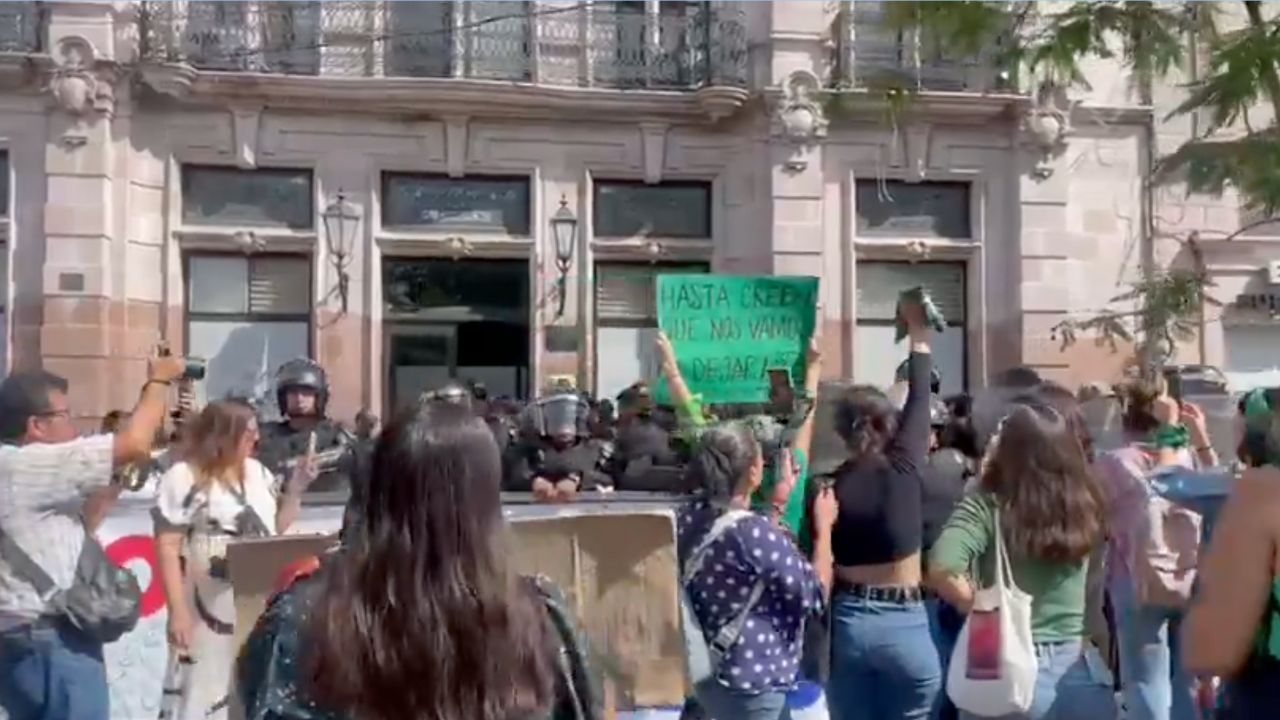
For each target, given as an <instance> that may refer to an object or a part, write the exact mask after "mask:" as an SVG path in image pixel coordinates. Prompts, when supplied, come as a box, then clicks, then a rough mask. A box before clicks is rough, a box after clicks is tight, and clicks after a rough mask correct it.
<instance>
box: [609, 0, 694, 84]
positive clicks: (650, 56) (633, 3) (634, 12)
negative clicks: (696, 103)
mask: <svg viewBox="0 0 1280 720" xmlns="http://www.w3.org/2000/svg"><path fill="white" fill-rule="evenodd" d="M654 6H656V7H654ZM651 10H656V12H651ZM709 22H710V3H707V2H701V1H698V0H661V2H658V3H654V4H652V5H651V4H650V3H647V2H643V0H618V1H616V2H612V3H595V4H594V5H593V6H592V13H591V25H592V27H591V42H590V45H589V48H590V49H589V52H591V54H592V56H593V57H592V71H593V74H594V82H595V83H596V84H597V85H604V86H612V87H652V88H671V87H688V86H690V85H693V84H695V77H696V70H697V69H698V67H697V64H698V62H699V61H702V62H705V60H706V48H705V45H706V38H707V34H708V32H709V31H710V26H709Z"/></svg>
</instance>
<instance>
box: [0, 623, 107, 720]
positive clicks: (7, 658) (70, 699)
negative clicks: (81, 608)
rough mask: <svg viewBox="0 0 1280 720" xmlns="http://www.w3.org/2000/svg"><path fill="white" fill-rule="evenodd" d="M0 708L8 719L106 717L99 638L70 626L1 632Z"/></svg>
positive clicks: (95, 719) (104, 674) (92, 719)
mask: <svg viewBox="0 0 1280 720" xmlns="http://www.w3.org/2000/svg"><path fill="white" fill-rule="evenodd" d="M0 707H3V708H4V710H5V711H6V712H8V714H9V720H107V718H108V716H109V715H110V714H111V707H110V697H109V695H108V693H107V670H106V666H105V665H104V664H103V662H102V643H100V642H97V641H96V640H93V639H92V638H89V637H86V636H85V635H83V634H81V633H80V632H78V631H76V630H75V629H74V628H71V627H69V626H67V627H63V626H58V627H53V626H38V627H26V628H19V629H15V630H10V631H8V632H4V633H0Z"/></svg>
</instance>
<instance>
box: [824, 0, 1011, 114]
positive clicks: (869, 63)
mask: <svg viewBox="0 0 1280 720" xmlns="http://www.w3.org/2000/svg"><path fill="white" fill-rule="evenodd" d="M886 5H887V3H886V2H872V1H870V0H856V1H855V2H847V3H845V5H844V7H842V8H841V11H840V14H839V18H838V20H837V22H836V25H835V32H836V33H837V42H836V52H837V54H838V57H837V58H836V66H837V68H838V69H839V72H838V73H837V77H836V82H837V84H841V85H846V86H851V87H905V88H910V89H913V90H925V91H949V92H979V93H981V92H1012V91H1013V88H1012V87H1011V85H1012V83H1011V81H1010V79H1009V73H1007V72H1005V68H1002V67H1001V66H1000V65H999V63H998V61H997V60H996V58H997V56H998V55H999V43H997V44H996V45H995V46H994V47H991V48H989V49H988V50H987V51H985V52H984V53H982V54H981V55H979V56H977V57H972V56H971V57H959V56H957V55H955V54H953V53H949V52H948V51H947V47H946V46H947V43H946V39H945V38H937V37H929V36H928V35H927V34H925V33H920V32H916V31H914V30H897V29H894V28H892V27H889V26H888V23H887V22H886V19H885V6H886Z"/></svg>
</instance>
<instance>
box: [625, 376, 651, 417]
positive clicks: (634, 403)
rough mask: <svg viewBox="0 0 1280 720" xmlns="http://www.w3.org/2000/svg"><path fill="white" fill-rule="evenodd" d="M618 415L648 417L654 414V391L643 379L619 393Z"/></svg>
mask: <svg viewBox="0 0 1280 720" xmlns="http://www.w3.org/2000/svg"><path fill="white" fill-rule="evenodd" d="M617 401H618V416H619V417H631V416H635V417H640V418H648V417H650V416H652V415H653V393H652V392H651V391H650V390H649V384H648V383H646V382H644V381H643V380H641V381H639V382H636V383H633V384H632V385H630V386H629V387H627V388H626V389H625V390H623V391H622V392H620V393H618V397H617Z"/></svg>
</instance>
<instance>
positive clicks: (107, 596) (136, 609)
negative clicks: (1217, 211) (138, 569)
mask: <svg viewBox="0 0 1280 720" xmlns="http://www.w3.org/2000/svg"><path fill="white" fill-rule="evenodd" d="M0 557H3V558H4V559H5V562H7V563H9V565H10V567H12V568H13V570H14V572H16V573H17V574H18V575H20V576H22V577H23V578H25V579H26V581H27V582H29V583H31V584H32V585H33V586H34V587H35V589H36V592H37V593H39V594H40V597H42V598H47V599H48V602H49V604H50V606H51V607H52V609H53V611H54V613H55V614H56V615H58V616H59V617H60V618H61V619H63V620H65V621H67V622H68V623H70V624H71V625H72V626H74V627H75V628H76V629H77V630H79V631H80V632H82V633H84V634H85V635H88V636H89V637H91V638H94V639H96V640H98V641H99V642H101V643H103V644H106V643H111V642H115V641H116V640H119V639H120V637H121V636H123V635H124V634H125V633H127V632H129V631H130V630H132V629H133V628H134V626H136V625H137V624H138V618H139V617H140V616H141V614H142V589H141V588H140V587H138V579H137V578H135V577H134V576H133V573H131V572H129V571H128V570H125V569H124V568H122V567H119V566H118V565H116V564H115V563H113V562H111V558H109V557H107V553H106V551H105V550H103V549H102V545H101V544H99V543H98V540H97V538H95V537H93V535H92V534H91V533H90V532H89V529H88V528H85V529H84V545H83V547H82V548H81V550H80V558H79V559H78V560H77V561H76V572H75V578H74V579H73V580H72V582H71V587H69V588H67V589H66V590H63V589H60V588H58V586H57V584H56V583H55V582H54V581H53V578H51V577H49V573H47V572H45V571H44V569H43V568H41V567H40V566H39V565H38V564H36V561H35V560H32V559H31V556H30V555H28V554H27V553H26V551H25V550H23V549H22V548H21V547H19V546H18V543H16V542H14V540H13V537H12V536H11V535H9V534H8V533H6V532H4V531H3V530H0Z"/></svg>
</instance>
